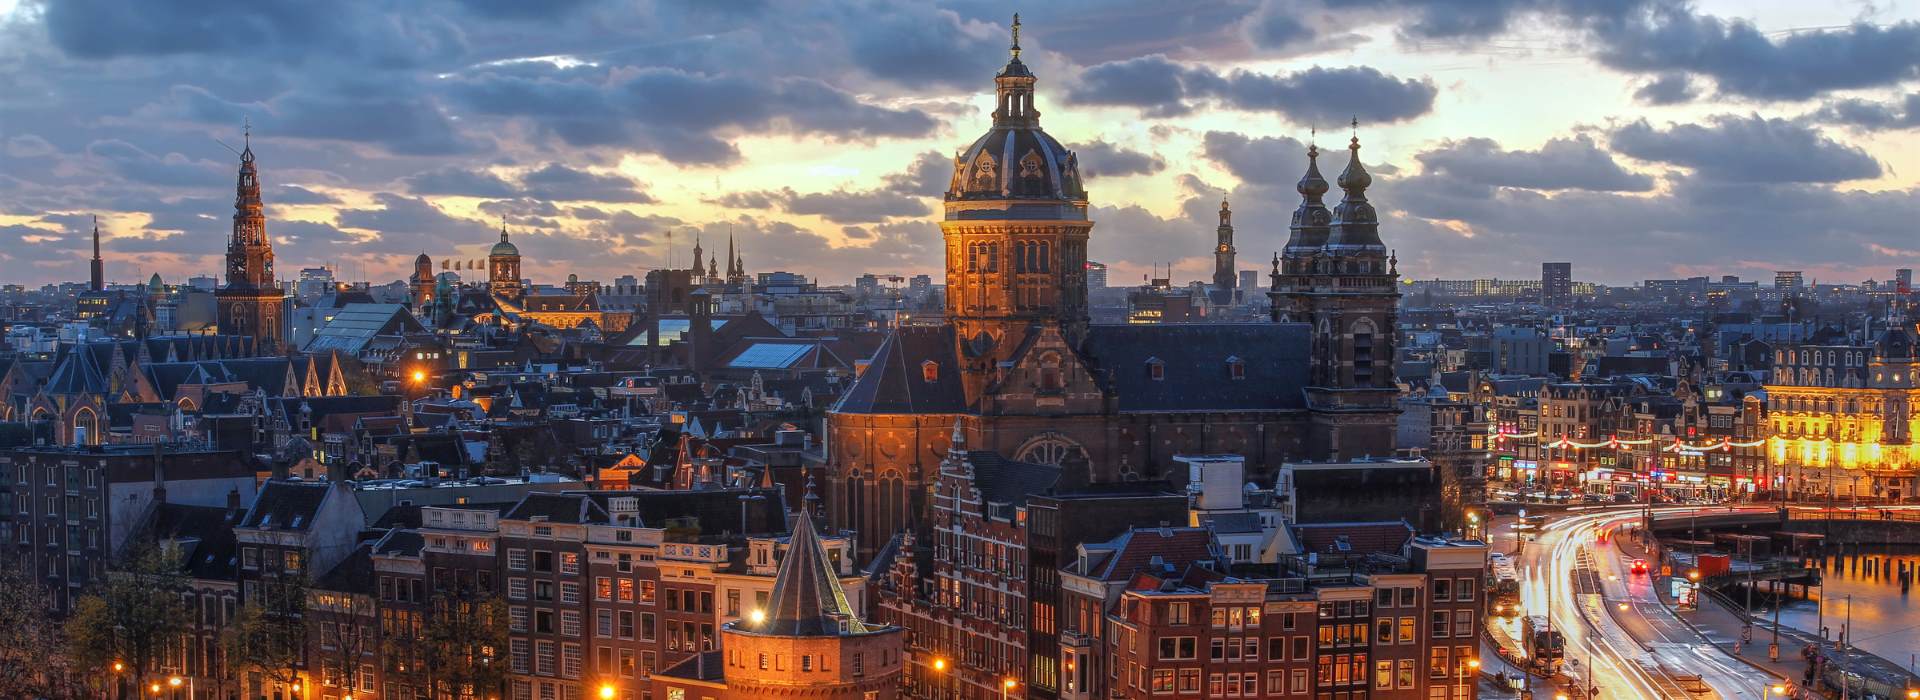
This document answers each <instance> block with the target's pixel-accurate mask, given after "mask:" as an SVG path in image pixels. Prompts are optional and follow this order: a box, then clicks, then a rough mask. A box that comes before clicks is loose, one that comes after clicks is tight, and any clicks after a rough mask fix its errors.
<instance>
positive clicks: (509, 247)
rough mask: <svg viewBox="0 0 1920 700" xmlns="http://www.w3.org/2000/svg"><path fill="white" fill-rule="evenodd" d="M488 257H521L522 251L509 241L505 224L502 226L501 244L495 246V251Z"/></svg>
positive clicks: (490, 252)
mask: <svg viewBox="0 0 1920 700" xmlns="http://www.w3.org/2000/svg"><path fill="white" fill-rule="evenodd" d="M487 255H488V257H495V258H498V257H515V258H517V257H520V249H519V248H516V247H514V245H513V242H512V241H508V240H507V225H506V224H505V223H501V224H500V242H499V243H495V244H493V250H491V251H488V252H487Z"/></svg>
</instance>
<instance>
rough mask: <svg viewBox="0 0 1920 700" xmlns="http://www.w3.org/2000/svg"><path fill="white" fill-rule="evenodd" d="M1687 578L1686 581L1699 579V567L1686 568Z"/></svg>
mask: <svg viewBox="0 0 1920 700" xmlns="http://www.w3.org/2000/svg"><path fill="white" fill-rule="evenodd" d="M1687 580H1688V581H1698V580H1700V570H1699V569H1688V570H1687Z"/></svg>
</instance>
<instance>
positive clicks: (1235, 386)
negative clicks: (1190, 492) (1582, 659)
mask: <svg viewBox="0 0 1920 700" xmlns="http://www.w3.org/2000/svg"><path fill="white" fill-rule="evenodd" d="M1309 330H1310V328H1309V326H1307V325H1306V324H1300V323H1191V324H1181V323H1170V324H1158V325H1137V326H1136V325H1096V326H1092V327H1090V328H1089V329H1088V331H1087V340H1086V342H1085V343H1084V344H1083V345H1082V346H1081V353H1082V354H1083V355H1085V356H1086V358H1087V364H1088V365H1089V366H1091V367H1093V368H1095V370H1097V371H1098V372H1099V373H1100V376H1101V379H1102V380H1103V381H1104V382H1105V383H1106V384H1107V386H1108V387H1109V388H1110V389H1111V390H1112V391H1113V392H1114V394H1115V395H1116V396H1117V397H1118V398H1119V400H1120V410H1122V411H1276V410H1299V409H1305V408H1306V407H1307V403H1306V394H1305V393H1304V392H1303V391H1302V389H1303V388H1304V387H1306V385H1307V381H1308V360H1309V353H1310V351H1311V350H1312V347H1311V345H1312V340H1311V338H1310V337H1309V336H1308V332H1309ZM1234 358H1237V359H1238V360H1239V361H1240V362H1241V363H1242V366H1243V367H1244V368H1245V374H1244V377H1245V378H1243V379H1234V378H1233V376H1232V372H1231V370H1230V368H1229V367H1228V360H1229V359H1234ZM1153 360H1158V361H1159V362H1160V363H1161V366H1162V371H1163V372H1164V374H1163V375H1162V377H1163V378H1162V379H1158V380H1156V379H1154V378H1153V376H1152V374H1151V370H1150V369H1149V362H1150V361H1153Z"/></svg>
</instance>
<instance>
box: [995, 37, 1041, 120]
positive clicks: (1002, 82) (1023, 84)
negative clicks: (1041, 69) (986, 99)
mask: <svg viewBox="0 0 1920 700" xmlns="http://www.w3.org/2000/svg"><path fill="white" fill-rule="evenodd" d="M1008 52H1009V53H1010V54H1012V57H1011V58H1009V59H1008V60H1007V65H1006V67H1004V68H1001V69H1000V74H999V75H996V76H994V77H993V82H994V84H995V85H996V86H998V89H997V92H998V93H999V96H998V99H996V100H995V101H994V107H993V125H994V126H1013V127H1029V128H1031V127H1037V126H1039V125H1040V111H1039V110H1037V109H1034V108H1033V82H1034V77H1033V71H1030V70H1027V64H1025V63H1021V62H1020V15H1018V14H1015V15H1014V16H1013V43H1012V45H1011V46H1009V47H1008Z"/></svg>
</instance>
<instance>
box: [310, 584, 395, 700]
mask: <svg viewBox="0 0 1920 700" xmlns="http://www.w3.org/2000/svg"><path fill="white" fill-rule="evenodd" d="M307 617H308V624H310V625H312V626H313V627H314V628H316V629H317V630H318V631H319V636H320V644H319V656H320V658H319V659H316V661H317V662H318V663H319V664H320V665H321V667H322V669H323V670H322V674H323V677H327V678H336V679H338V680H339V681H340V684H341V687H342V688H344V689H346V690H347V692H348V693H350V694H351V693H355V692H359V691H360V690H362V689H363V685H364V684H365V683H366V682H367V681H369V680H371V679H370V678H368V677H367V676H366V674H363V673H361V672H360V668H361V663H363V662H371V661H372V660H373V659H374V656H375V654H376V653H377V652H379V651H380V648H379V647H378V646H377V645H376V641H375V640H376V635H375V634H374V625H375V624H376V622H377V619H378V618H377V617H376V615H375V612H374V607H373V600H372V599H371V598H369V597H368V596H366V595H364V594H359V593H351V592H347V591H329V590H315V591H313V594H312V597H311V598H310V599H309V603H308V605H307ZM328 669H330V671H328Z"/></svg>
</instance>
